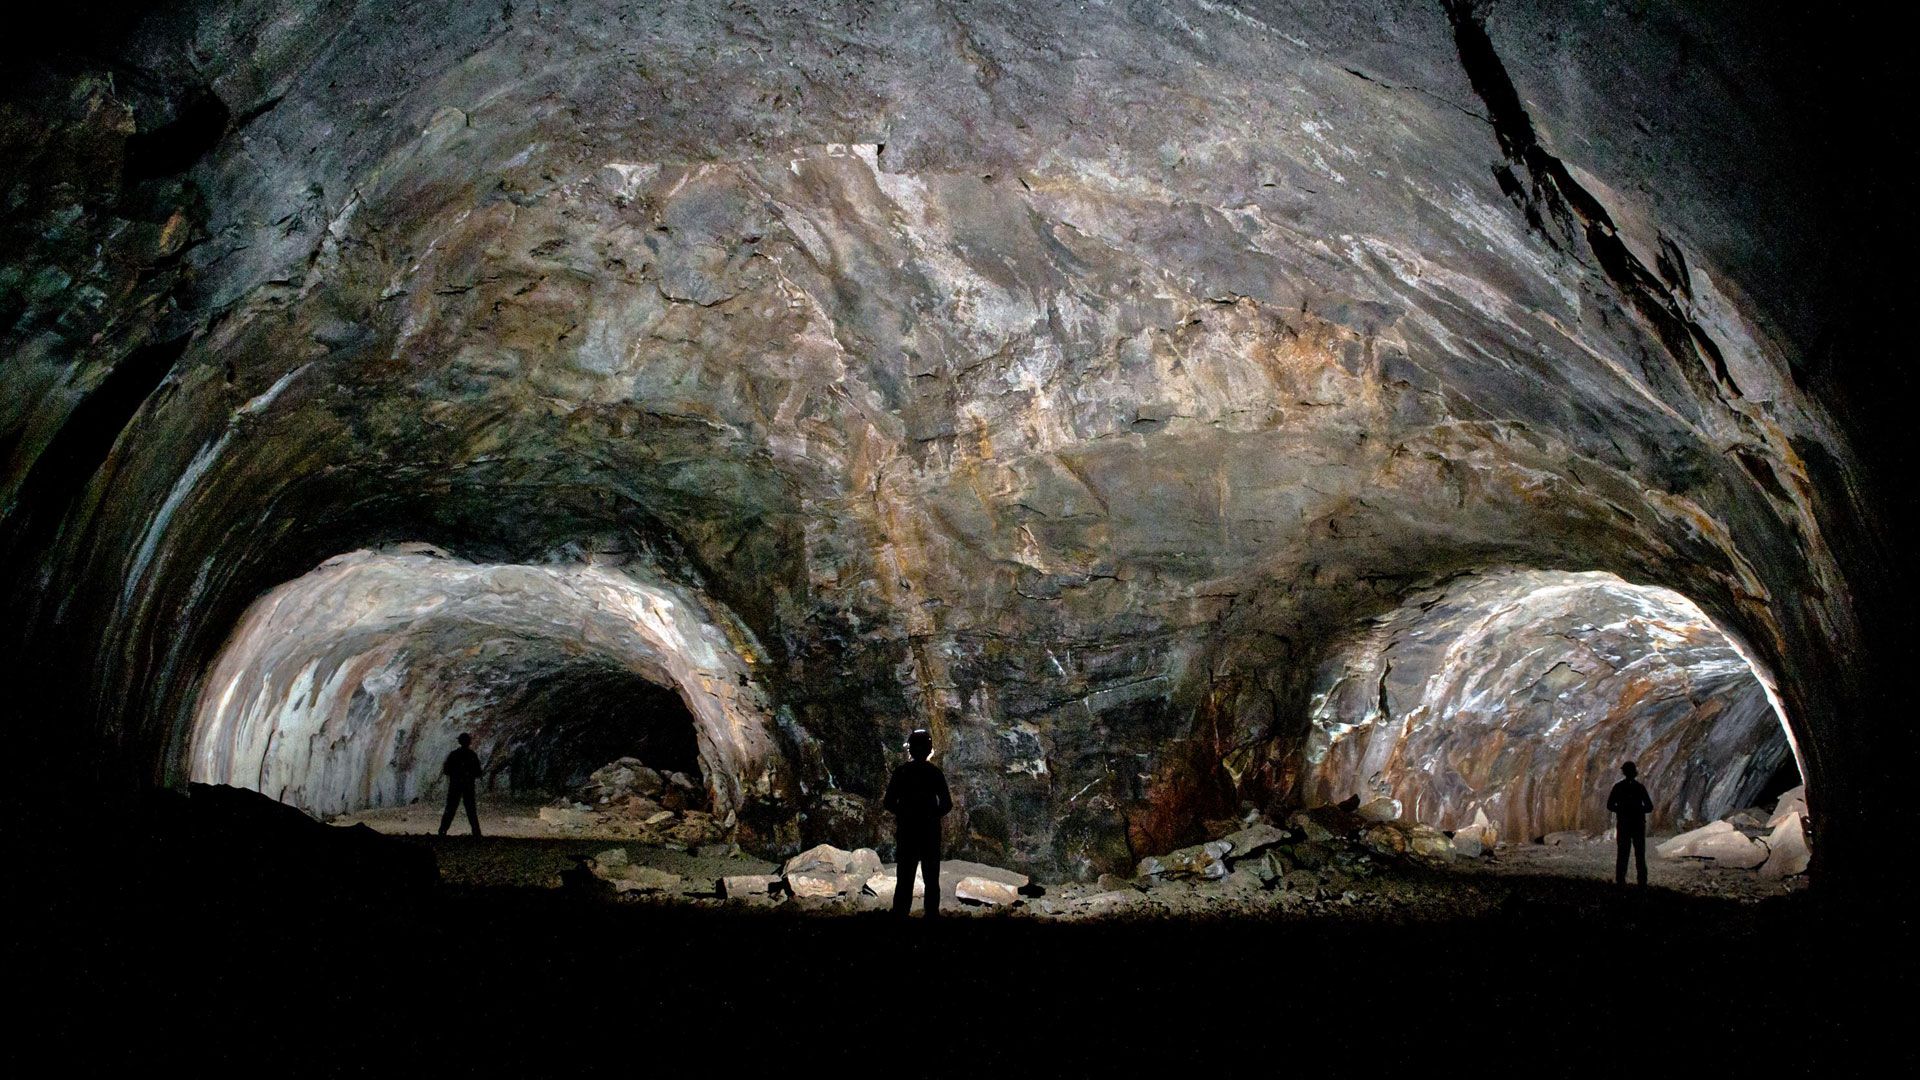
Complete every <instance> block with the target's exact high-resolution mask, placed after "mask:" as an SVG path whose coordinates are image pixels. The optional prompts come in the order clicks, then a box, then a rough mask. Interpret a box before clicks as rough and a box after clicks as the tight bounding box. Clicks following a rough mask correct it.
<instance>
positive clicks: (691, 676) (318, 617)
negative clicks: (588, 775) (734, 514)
mask: <svg viewBox="0 0 1920 1080" xmlns="http://www.w3.org/2000/svg"><path fill="white" fill-rule="evenodd" d="M723 622H724V616H723V615H721V614H720V613H717V612H716V611H715V610H714V609H713V608H712V606H711V605H710V604H706V603H702V602H700V601H699V600H697V599H696V598H694V597H692V596H690V595H689V594H687V593H686V592H685V591H683V590H681V589H678V588H675V587H673V586H670V585H667V584H663V583H661V582H659V581H649V580H647V579H646V577H645V575H644V571H643V570H642V569H641V568H638V567H633V566H607V565H595V564H573V565H568V564H549V565H525V564H485V563H472V562H467V561H464V560H459V559H455V558H451V557H449V556H447V555H446V554H445V553H443V552H439V551H437V550H433V549H430V548H424V546H423V545H406V546H402V547H400V548H397V549H390V550H387V551H365V550H363V551H356V552H352V553H348V554H346V555H341V556H338V557H336V558H334V559H330V560H328V561H327V562H325V563H323V564H321V565H320V566H319V567H318V568H316V569H314V570H313V571H311V572H310V573H308V574H306V575H303V576H302V577H300V578H297V579H295V580H293V581H291V582H287V583H285V584H283V585H282V586H280V587H278V588H276V589H274V590H272V591H270V592H268V593H267V594H266V595H264V596H262V597H261V598H260V599H259V600H257V601H256V602H255V603H254V604H253V605H252V606H251V607H250V608H249V609H248V611H247V613H246V614H245V615H244V616H243V617H242V618H241V620H240V622H239V623H238V625H237V626H236V627H235V628H234V630H233V632H232V634H231V636H230V637H229V639H228V642H227V645H226V646H225V647H224V648H223V649H222V650H221V652H220V654H219V655H218V657H217V658H216V659H215V661H214V662H213V664H212V665H211V667H210V668H209V670H208V673H207V677H206V678H205V679H204V680H203V681H202V683H201V686H202V691H201V695H200V698H199V702H198V705H197V707H196V710H195V715H194V721H193V725H192V731H191V734H190V736H189V738H188V740H187V745H186V748H185V749H186V754H187V765H188V768H189V769H190V775H191V777H192V779H194V780H196V781H200V782H206V783H232V784H238V785H241V786H247V787H256V788H258V789H260V790H262V791H265V792H266V793H268V794H270V795H273V796H275V797H276V798H280V799H283V800H284V801H288V802H291V803H293V804H294V805H297V806H301V807H302V808H304V809H308V810H309V811H312V812H315V813H338V812H342V811H346V810H358V809H364V808H368V807H374V806H381V805H393V804H397V803H404V802H408V801H412V800H413V799H416V798H418V797H419V796H420V795H421V793H422V792H423V791H425V790H427V789H428V788H430V787H431V786H432V785H433V784H434V783H435V782H436V778H437V772H438V757H439V754H438V753H436V750H435V748H436V747H437V748H439V749H440V751H441V752H443V751H444V748H445V746H446V745H449V744H450V740H451V736H452V735H453V734H454V733H455V732H456V731H459V730H466V729H472V730H474V731H475V732H476V742H477V743H478V746H477V749H480V750H481V751H482V752H483V756H493V755H495V754H496V753H499V754H504V755H505V756H506V758H507V760H508V761H510V760H511V758H512V752H513V750H514V748H515V743H516V742H523V741H525V738H524V737H523V736H524V735H525V732H524V728H525V725H526V724H527V723H528V722H533V723H538V722H539V721H540V720H542V719H544V718H545V717H543V716H542V715H540V714H539V713H538V712H537V711H535V712H533V713H528V712H527V711H526V710H527V709H528V707H529V705H530V704H538V703H537V701H536V702H532V703H530V702H529V701H527V700H526V699H525V693H526V691H527V690H528V680H529V678H538V679H551V678H555V677H564V676H566V675H567V674H568V671H567V670H566V669H567V667H568V665H569V664H574V665H578V664H580V663H581V662H582V661H587V662H589V671H588V673H589V674H590V673H591V672H592V669H594V668H597V669H598V670H599V671H600V672H602V673H604V672H609V671H610V672H616V673H617V672H625V673H629V674H631V675H633V676H635V677H637V678H639V679H641V680H644V681H645V682H647V683H650V684H652V685H655V686H659V687H662V688H665V689H668V690H670V691H671V692H672V693H673V694H675V695H677V697H678V698H679V699H680V701H681V702H682V703H683V704H684V706H685V709H686V712H687V713H688V714H689V716H690V718H691V722H692V727H693V729H694V733H695V737H696V743H697V756H698V763H699V770H700V772H701V773H702V774H703V776H704V779H705V783H706V786H707V789H708V791H709V793H710V796H711V801H712V805H713V809H714V813H715V814H716V816H719V817H723V818H728V819H730V820H731V819H732V818H733V817H734V816H736V815H738V814H739V812H740V811H741V810H742V808H743V806H744V804H745V803H746V802H747V801H748V800H749V799H758V800H762V801H769V802H775V801H778V800H779V799H780V798H783V797H785V796H786V795H787V794H788V793H789V791H788V785H789V783H790V781H789V777H790V765H789V764H788V763H787V762H786V760H785V758H784V754H783V751H782V749H781V746H780V742H779V739H778V738H777V736H776V734H775V732H774V730H773V719H772V716H771V712H770V707H769V704H768V701H767V699H766V696H765V693H764V691H763V690H761V689H760V688H759V686H758V684H757V681H756V677H755V672H754V661H753V660H750V659H749V657H751V656H752V655H753V654H752V653H751V652H750V651H745V652H743V651H742V649H741V647H740V646H741V644H742V643H743V642H742V639H741V638H740V637H739V631H738V629H737V628H730V627H723V625H722V623H723ZM730 631H731V632H730ZM572 674H573V675H574V676H575V677H579V676H580V675H581V674H582V672H580V671H574V672H572ZM536 688H537V687H536ZM421 699H424V700H421ZM516 710H517V711H516ZM534 734H535V735H537V734H538V733H537V732H536V733H534ZM497 764H498V765H504V764H507V761H500V762H498V763H497ZM592 764H593V765H597V764H604V763H603V762H597V763H592ZM588 767H589V768H591V767H592V765H589V766H588Z"/></svg>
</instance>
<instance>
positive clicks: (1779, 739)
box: [1302, 569, 1800, 840]
mask: <svg viewBox="0 0 1920 1080" xmlns="http://www.w3.org/2000/svg"><path fill="white" fill-rule="evenodd" d="M1769 683H1770V680H1769V679H1768V678H1766V677H1765V675H1764V674H1763V673H1762V672H1759V671H1756V670H1755V669H1754V668H1753V666H1752V664H1751V662H1750V661H1749V660H1748V658H1747V656H1746V655H1745V654H1744V653H1743V652H1742V651H1740V650H1739V649H1738V648H1736V647H1735V645H1734V644H1733V643H1732V642H1731V641H1730V640H1729V639H1728V638H1727V636H1726V635H1725V634H1724V633H1723V632H1721V631H1720V629H1719V628H1718V627H1717V626H1715V625H1714V624H1713V623H1712V621H1711V620H1710V619H1708V618H1707V616H1706V614H1705V613H1704V612H1702V611H1701V610H1700V609H1699V608H1698V607H1697V606H1695V605H1694V604H1693V603H1692V602H1691V601H1688V600H1687V599H1686V598H1685V597H1682V596H1681V595H1679V594H1678V593H1675V592H1672V591H1671V590H1666V589H1660V588H1655V587H1647V586H1637V585H1632V584H1629V583H1628V582H1626V581H1623V580H1622V579H1620V578H1618V577H1616V576H1614V575H1612V574H1606V573H1599V572H1587V573H1565V572H1546V571H1522V570H1511V569H1506V570H1494V571H1490V572H1485V573H1480V574H1474V575H1469V576H1464V577H1461V578H1456V579H1454V580H1452V581H1450V582H1448V583H1446V584H1445V585H1443V586H1441V587H1438V588H1434V589H1426V590H1420V591H1418V592H1415V593H1413V594H1411V595H1409V596H1408V597H1406V598H1405V599H1404V600H1403V601H1402V603H1401V604H1400V605H1399V606H1398V607H1396V608H1395V609H1394V610H1393V611H1392V612H1390V613H1388V614H1386V615H1383V616H1381V617H1379V618H1376V619H1374V620H1371V624H1370V625H1368V626H1367V627H1365V628H1364V629H1363V630H1361V631H1359V632H1357V633H1355V634H1353V635H1350V636H1349V637H1347V639H1346V640H1344V641H1342V642H1340V643H1338V644H1336V645H1335V646H1334V647H1333V648H1332V650H1331V651H1330V653H1329V655H1328V656H1327V658H1326V659H1325V660H1324V661H1323V662H1322V664H1321V665H1320V669H1319V672H1318V673H1317V675H1316V676H1315V678H1314V681H1313V685H1312V698H1311V700H1310V703H1309V722H1310V724H1311V729H1310V731H1309V733H1308V736H1307V739H1306V745H1305V747H1304V748H1303V751H1302V752H1303V754H1304V756H1305V759H1306V764H1305V767H1304V768H1303V770H1302V786H1303V794H1304V797H1305V800H1306V801H1307V802H1308V803H1309V804H1322V803H1331V802H1337V801H1339V800H1341V799H1344V798H1347V797H1349V796H1358V797H1360V798H1361V799H1362V800H1363V801H1364V800H1368V799H1373V798H1392V799H1395V800H1397V801H1398V802H1399V803H1400V804H1401V806H1402V808H1403V812H1404V813H1405V814H1406V815H1407V816H1409V817H1410V818H1412V819H1414V820H1418V821H1422V822H1426V823H1428V824H1432V825H1435V826H1436V827H1439V828H1442V829H1454V828H1460V827H1463V826H1466V825H1468V824H1472V823H1473V822H1475V821H1476V820H1482V821H1491V823H1492V824H1493V825H1494V826H1496V827H1497V828H1498V829H1499V831H1500V835H1502V836H1506V837H1511V838H1515V839H1520V840H1525V839H1529V838H1538V837H1540V836H1542V835H1545V834H1548V833H1554V832H1562V831H1569V830H1572V831H1585V832H1589V833H1598V832H1601V831H1603V830H1605V829H1606V828H1608V827H1609V826H1610V824H1611V820H1610V818H1609V816H1608V814H1607V808H1606V805H1605V792H1606V790H1607V788H1608V787H1609V786H1611V784H1612V782H1613V780H1614V779H1615V778H1616V775H1615V774H1616V771H1617V767H1618V766H1619V765H1620V764H1621V762H1623V761H1627V760H1634V761H1636V762H1637V763H1638V765H1639V767H1640V772H1641V776H1642V777H1643V779H1644V782H1645V783H1646V784H1647V786H1648V787H1649V789H1650V790H1651V791H1652V792H1653V793H1654V795H1655V798H1654V812H1653V814H1652V815H1651V825H1652V827H1654V828H1656V829H1669V830H1679V829H1683V828H1688V827H1692V826H1695V825H1699V824H1704V823H1706V822H1709V821H1713V820H1717V819H1719V818H1723V817H1726V816H1728V815H1730V814H1732V813H1733V812H1734V811H1736V810H1739V809H1743V808H1745V807H1747V806H1750V805H1754V804H1757V803H1759V802H1760V801H1761V800H1762V799H1763V798H1766V799H1771V798H1772V797H1773V796H1776V795H1778V794H1780V793H1781V791H1783V790H1785V788H1786V787H1790V786H1794V783H1796V782H1797V781H1798V778H1799V775H1800V772H1799V763H1798V761H1797V759H1796V758H1795V754H1794V750H1793V742H1792V738H1791V734H1790V731H1791V729H1790V727H1789V726H1788V724H1787V722H1786V718H1785V717H1784V716H1782V715H1780V713H1779V712H1778V711H1777V704H1776V699H1775V697H1774V695H1773V693H1772V692H1771V690H1770V689H1769ZM1781 776H1790V777H1791V778H1792V782H1782V781H1781V780H1779V779H1778V778H1779V777H1781Z"/></svg>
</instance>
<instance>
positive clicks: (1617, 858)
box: [1613, 825, 1633, 885]
mask: <svg viewBox="0 0 1920 1080" xmlns="http://www.w3.org/2000/svg"><path fill="white" fill-rule="evenodd" d="M1613 843H1614V857H1613V883H1614V884H1615V885H1625V884H1626V883H1627V848H1628V847H1630V846H1632V844H1633V834H1632V833H1631V832H1629V831H1627V827H1626V826H1625V825H1616V826H1615V827H1614V830H1613Z"/></svg>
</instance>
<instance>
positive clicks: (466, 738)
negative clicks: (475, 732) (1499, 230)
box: [460, 731, 473, 746]
mask: <svg viewBox="0 0 1920 1080" xmlns="http://www.w3.org/2000/svg"><path fill="white" fill-rule="evenodd" d="M472 741H473V736H471V735H469V734H467V733H466V732H464V731H463V732H461V733H460V745H461V746H465V745H467V744H468V743H470V742H472Z"/></svg>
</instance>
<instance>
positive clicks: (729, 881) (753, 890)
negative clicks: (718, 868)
mask: <svg viewBox="0 0 1920 1080" xmlns="http://www.w3.org/2000/svg"><path fill="white" fill-rule="evenodd" d="M715 884H716V891H717V892H719V894H720V895H721V897H722V898H723V899H727V900H745V899H752V898H755V897H761V896H766V895H768V894H770V893H772V892H773V887H774V886H775V885H778V884H780V875H779V874H733V875H729V876H727V877H723V878H721V879H720V880H719V881H718V882H716V883H715Z"/></svg>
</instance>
